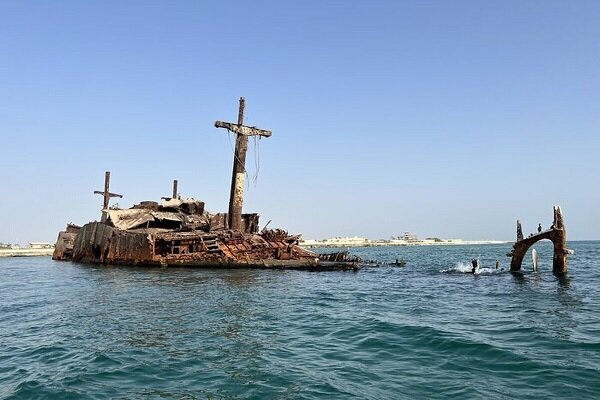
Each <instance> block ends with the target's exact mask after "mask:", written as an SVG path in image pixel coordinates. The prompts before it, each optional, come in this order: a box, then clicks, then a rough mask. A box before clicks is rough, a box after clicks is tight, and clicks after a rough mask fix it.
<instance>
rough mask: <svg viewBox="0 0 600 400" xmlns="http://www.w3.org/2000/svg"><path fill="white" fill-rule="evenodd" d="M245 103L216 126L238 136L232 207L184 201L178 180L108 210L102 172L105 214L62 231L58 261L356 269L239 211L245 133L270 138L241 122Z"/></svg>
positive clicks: (353, 262) (107, 176)
mask: <svg viewBox="0 0 600 400" xmlns="http://www.w3.org/2000/svg"><path fill="white" fill-rule="evenodd" d="M244 108H245V100H244V98H243V97H242V98H240V106H239V112H238V123H237V124H232V123H229V122H222V121H216V122H215V127H217V128H225V129H227V130H228V131H230V132H233V133H235V134H236V136H237V137H236V146H235V155H234V160H233V172H232V179H231V193H230V200H229V212H228V213H217V214H212V213H209V212H207V211H206V210H205V209H204V203H203V202H201V201H198V200H195V199H192V198H181V197H180V196H179V194H178V181H177V180H174V181H173V192H172V196H171V197H163V198H162V202H160V203H158V202H154V201H143V202H141V203H139V204H136V205H134V206H133V207H131V208H129V209H120V208H118V207H110V206H109V202H110V199H111V198H113V197H120V198H122V197H123V196H122V195H120V194H116V193H111V192H110V172H109V171H107V172H106V174H105V185H104V191H95V192H94V193H95V194H101V195H102V196H103V207H102V217H101V220H100V222H98V221H94V222H90V223H88V224H85V225H83V226H81V227H80V226H77V225H73V224H69V225H67V228H66V230H65V231H63V232H60V233H59V235H58V240H57V242H56V246H55V251H54V255H53V259H54V260H72V261H76V262H87V263H99V264H116V265H144V266H196V267H224V268H286V269H306V270H344V269H352V270H355V269H357V268H358V265H359V264H358V263H359V261H360V260H359V259H358V258H356V257H354V258H351V257H348V256H347V255H346V256H332V255H328V256H325V257H322V258H320V257H319V255H318V254H316V253H313V252H311V251H308V250H305V249H303V248H302V247H300V246H299V245H298V243H299V240H300V235H289V234H288V233H287V232H286V231H285V230H281V229H266V227H265V228H263V229H262V230H261V231H260V232H259V216H258V214H252V213H250V214H248V213H246V214H244V213H242V206H243V198H244V184H245V183H244V182H245V175H246V169H245V160H246V152H247V148H248V137H250V136H259V137H269V136H271V132H270V131H266V130H263V129H258V128H256V127H251V126H246V125H243V121H244Z"/></svg>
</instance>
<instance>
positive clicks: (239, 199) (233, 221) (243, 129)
mask: <svg viewBox="0 0 600 400" xmlns="http://www.w3.org/2000/svg"><path fill="white" fill-rule="evenodd" d="M245 108H246V100H245V99H244V98H243V97H240V107H239V110H238V122H237V125H236V124H232V123H230V122H222V121H216V122H215V128H225V129H227V130H228V131H230V132H234V133H235V134H236V139H235V154H234V157H233V172H232V175H231V191H230V194H229V214H228V222H229V229H231V230H237V231H241V230H242V206H243V204H244V181H245V178H246V152H247V151H248V137H249V136H264V137H270V136H271V131H266V130H263V129H258V128H257V127H255V126H246V125H244V110H245Z"/></svg>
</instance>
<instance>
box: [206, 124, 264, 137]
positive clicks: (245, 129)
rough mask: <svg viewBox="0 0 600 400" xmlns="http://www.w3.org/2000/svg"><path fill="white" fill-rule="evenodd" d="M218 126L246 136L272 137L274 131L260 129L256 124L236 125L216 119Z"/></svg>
mask: <svg viewBox="0 0 600 400" xmlns="http://www.w3.org/2000/svg"><path fill="white" fill-rule="evenodd" d="M215 127H216V128H225V129H227V130H229V131H231V132H233V133H236V134H238V135H244V136H264V137H270V136H271V135H272V134H273V132H271V131H267V130H264V129H259V128H257V127H255V126H246V125H236V124H232V123H230V122H223V121H216V122H215Z"/></svg>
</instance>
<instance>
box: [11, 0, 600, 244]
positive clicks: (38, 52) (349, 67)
mask: <svg viewBox="0 0 600 400" xmlns="http://www.w3.org/2000/svg"><path fill="white" fill-rule="evenodd" d="M598 21H600V2H597V1H333V0H332V1H211V2H207V1H114V2H112V1H61V2H47V1H4V2H0V51H1V53H0V54H2V57H0V93H1V94H2V95H1V96H0V138H1V139H0V167H1V168H2V171H3V174H2V175H3V186H2V195H1V196H0V221H2V223H1V224H0V241H11V242H14V241H15V240H18V241H19V242H22V243H25V242H28V241H54V240H55V237H56V234H57V232H58V230H60V229H62V228H63V227H64V225H65V224H66V223H67V222H74V223H85V222H87V221H89V220H93V219H97V218H99V208H100V206H101V198H100V196H95V195H93V194H92V193H93V191H94V190H100V189H101V188H102V185H103V176H104V171H105V170H110V171H112V187H111V189H112V190H113V191H115V192H118V193H122V194H123V195H124V196H125V197H124V198H123V199H120V200H118V203H119V204H120V205H121V206H127V207H128V206H130V205H132V204H134V203H136V202H139V201H141V200H147V199H158V198H160V196H165V195H168V194H169V193H170V190H171V182H172V180H173V179H178V180H179V187H180V192H181V193H182V194H183V195H185V196H193V197H196V198H199V199H201V200H203V201H205V202H206V207H207V209H209V210H211V211H215V212H217V211H218V212H223V211H225V210H226V209H227V201H228V195H229V185H230V178H231V163H232V148H231V144H230V140H229V139H228V134H227V133H226V131H224V130H222V129H215V128H214V127H213V124H214V121H215V120H217V119H220V120H227V121H235V119H236V115H237V101H238V98H239V97H240V96H245V97H246V101H247V112H246V122H247V123H248V124H250V125H256V126H259V127H261V128H264V129H270V130H272V131H273V136H272V137H270V138H268V139H262V140H260V142H259V163H258V164H259V170H258V181H257V183H256V185H254V184H253V185H250V187H249V189H248V192H247V196H246V201H245V205H244V210H245V211H248V212H251V211H252V212H259V213H260V214H261V218H262V222H263V223H266V222H267V221H268V220H273V222H272V224H271V226H279V227H285V228H287V229H288V230H289V231H290V232H293V233H304V236H305V237H307V238H324V237H330V236H337V235H343V236H345V235H351V236H354V235H358V236H366V237H370V238H388V237H390V236H391V235H399V234H401V233H402V232H404V231H412V232H415V233H417V234H418V235H419V236H421V237H426V236H439V237H462V238H466V239H507V240H511V239H513V238H514V235H515V220H516V219H517V218H520V219H521V220H522V221H523V223H524V229H525V231H533V230H534V229H535V227H537V223H538V222H541V223H542V224H543V225H544V226H547V225H549V224H550V222H551V218H552V205H554V204H560V205H561V206H562V208H563V212H564V216H565V220H566V223H567V227H568V228H569V238H570V239H600V234H598V227H599V226H600V212H599V211H598V205H599V204H600V187H599V185H598V184H599V182H600V179H599V178H600V171H599V170H600V168H599V167H600V163H599V161H598V155H599V154H600V132H599V131H600V24H598ZM247 161H248V173H249V175H250V177H252V176H253V175H255V173H256V167H255V165H256V163H255V151H254V145H253V144H252V142H251V146H250V151H249V154H248V158H247Z"/></svg>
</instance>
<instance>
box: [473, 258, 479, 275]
mask: <svg viewBox="0 0 600 400" xmlns="http://www.w3.org/2000/svg"><path fill="white" fill-rule="evenodd" d="M471 264H473V269H472V270H471V273H472V274H474V273H475V270H476V269H477V268H479V260H478V259H476V258H474V259H473V260H472V261H471Z"/></svg>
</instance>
